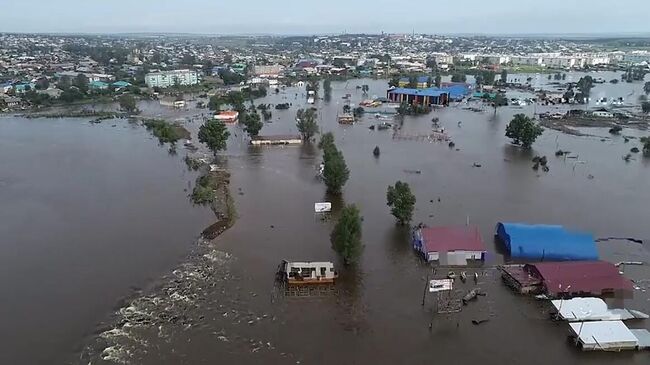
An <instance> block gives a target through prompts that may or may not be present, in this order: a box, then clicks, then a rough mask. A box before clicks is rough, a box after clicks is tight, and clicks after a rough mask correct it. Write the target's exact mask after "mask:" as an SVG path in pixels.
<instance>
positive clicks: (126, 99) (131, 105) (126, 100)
mask: <svg viewBox="0 0 650 365" xmlns="http://www.w3.org/2000/svg"><path fill="white" fill-rule="evenodd" d="M118 100H119V103H120V108H121V109H122V110H124V111H126V112H127V113H134V112H136V111H137V110H138V107H137V105H136V102H135V98H134V97H133V95H130V94H123V95H121V96H120V98H119V99H118Z"/></svg>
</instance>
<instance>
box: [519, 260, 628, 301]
mask: <svg viewBox="0 0 650 365" xmlns="http://www.w3.org/2000/svg"><path fill="white" fill-rule="evenodd" d="M530 266H533V267H534V268H535V269H536V270H537V272H538V273H539V275H540V276H541V277H542V278H543V279H544V285H545V286H546V291H547V292H548V294H550V295H553V296H557V295H561V294H565V293H569V294H570V293H591V294H594V295H600V294H601V293H603V292H604V291H621V292H628V293H631V292H632V290H633V286H632V282H630V281H629V280H628V279H626V278H625V277H624V276H622V275H621V274H620V273H619V272H618V268H617V267H616V266H615V265H614V264H612V263H610V262H606V261H569V262H540V263H535V264H530Z"/></svg>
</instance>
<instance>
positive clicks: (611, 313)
mask: <svg viewBox="0 0 650 365" xmlns="http://www.w3.org/2000/svg"><path fill="white" fill-rule="evenodd" d="M551 305H552V306H553V307H554V308H555V312H556V314H557V316H556V317H557V318H558V319H561V320H564V321H568V322H586V321H627V320H631V319H648V315H647V314H645V313H642V312H639V311H636V310H633V309H624V308H614V309H610V308H608V307H607V303H605V301H604V300H602V299H600V298H572V299H557V300H551Z"/></svg>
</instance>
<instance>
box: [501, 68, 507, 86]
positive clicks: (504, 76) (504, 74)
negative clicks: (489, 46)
mask: <svg viewBox="0 0 650 365" xmlns="http://www.w3.org/2000/svg"><path fill="white" fill-rule="evenodd" d="M501 82H502V83H504V84H505V83H507V82H508V70H506V69H505V68H504V69H503V70H501Z"/></svg>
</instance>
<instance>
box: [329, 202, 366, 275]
mask: <svg viewBox="0 0 650 365" xmlns="http://www.w3.org/2000/svg"><path fill="white" fill-rule="evenodd" d="M330 240H331V242H332V248H333V249H334V251H336V252H337V253H338V254H339V255H341V257H342V258H343V262H344V263H345V264H346V265H351V264H354V263H356V262H357V261H358V260H359V257H360V256H361V252H362V250H363V246H362V245H361V215H360V212H359V208H357V207H356V205H354V204H352V205H348V206H346V207H345V208H343V210H342V211H341V216H340V217H339V219H338V221H337V222H336V225H335V226H334V229H333V230H332V234H331V235H330Z"/></svg>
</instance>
